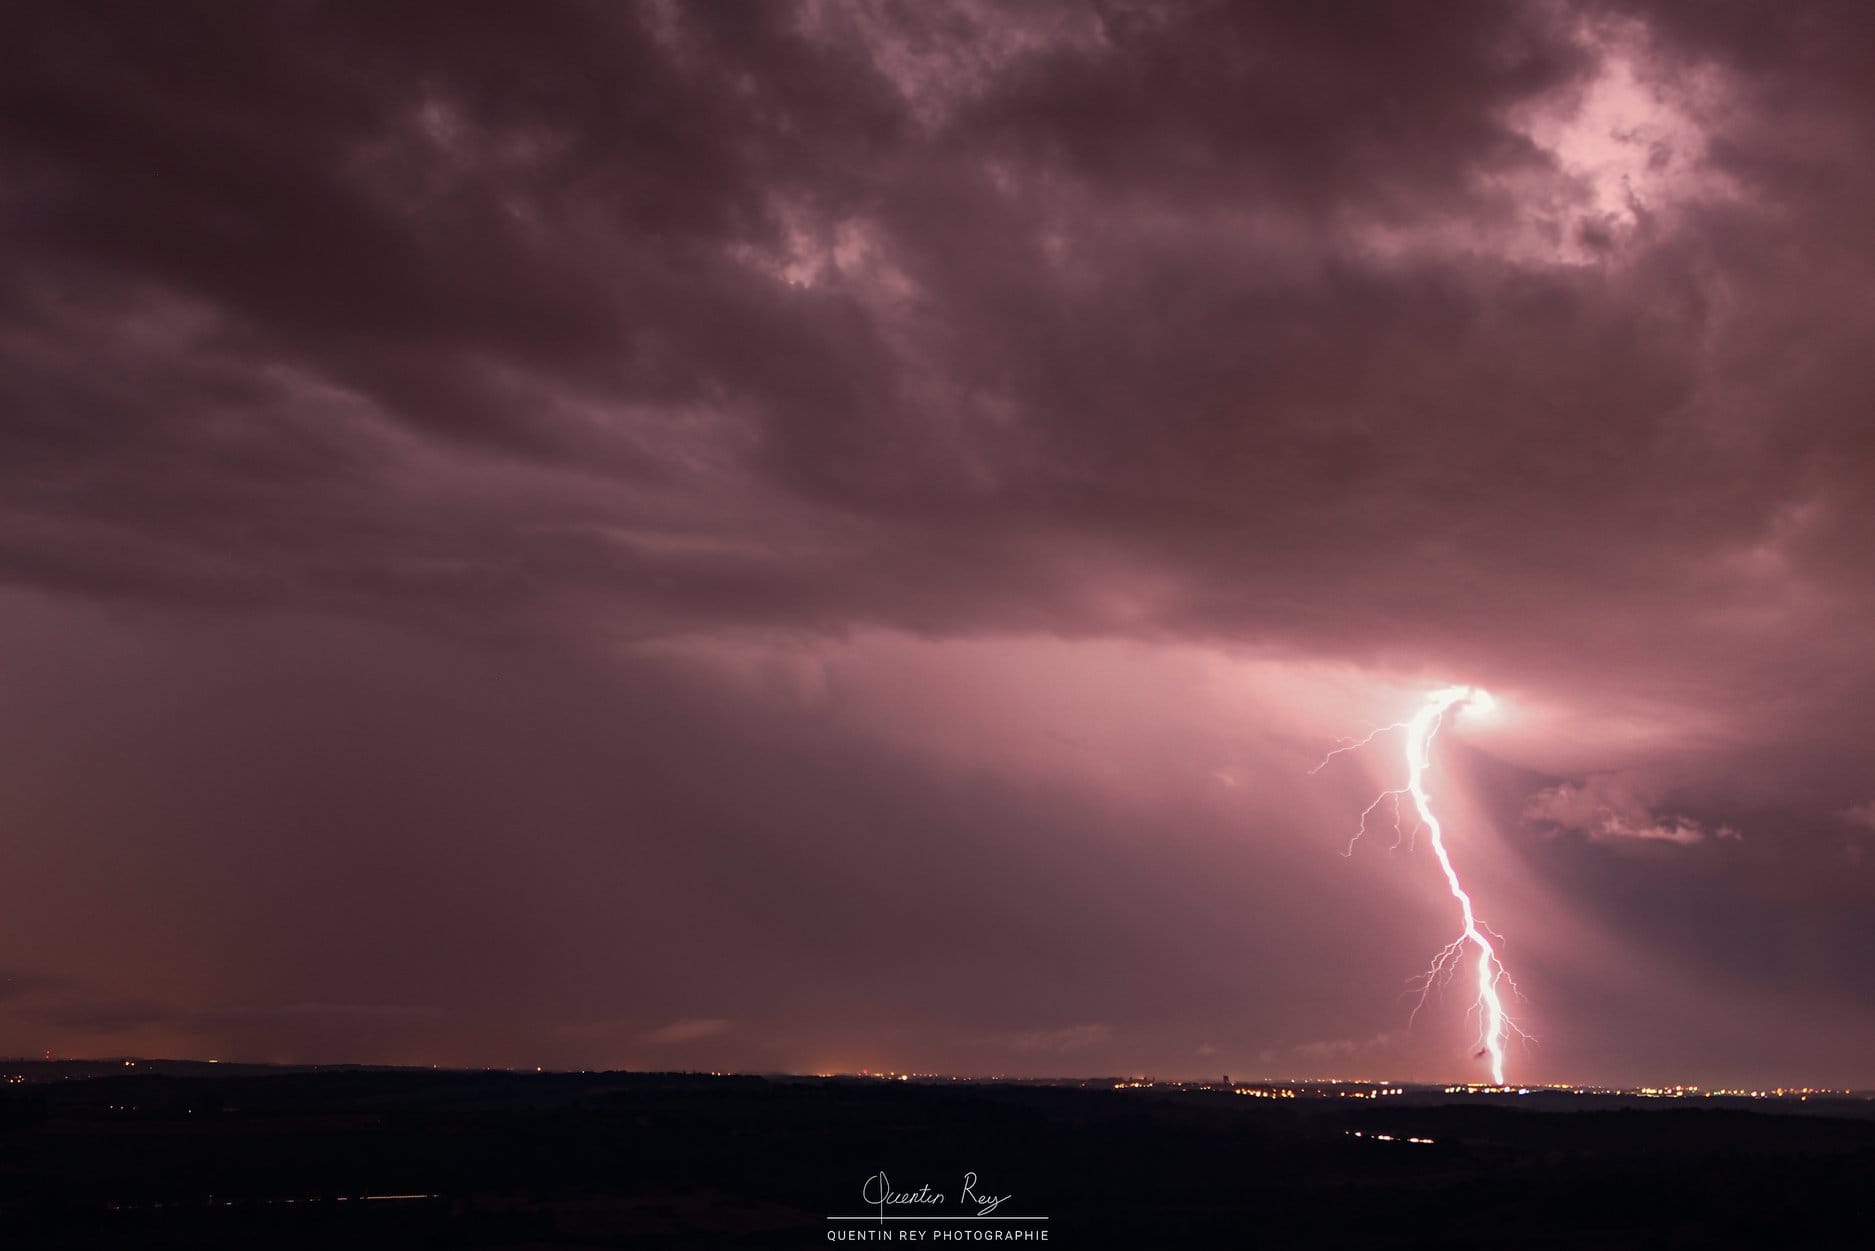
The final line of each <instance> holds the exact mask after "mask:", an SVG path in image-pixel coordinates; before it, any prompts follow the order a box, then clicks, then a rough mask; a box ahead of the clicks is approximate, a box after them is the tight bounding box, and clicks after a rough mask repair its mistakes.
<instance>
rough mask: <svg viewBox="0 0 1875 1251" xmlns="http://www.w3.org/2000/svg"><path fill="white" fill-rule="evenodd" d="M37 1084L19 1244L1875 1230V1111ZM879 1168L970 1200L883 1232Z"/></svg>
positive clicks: (1338, 1241)
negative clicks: (970, 1177) (969, 1177)
mask: <svg viewBox="0 0 1875 1251" xmlns="http://www.w3.org/2000/svg"><path fill="white" fill-rule="evenodd" d="M29 1067H30V1068H31V1069H33V1070H34V1071H33V1072H32V1073H30V1074H27V1075H24V1080H15V1081H13V1082H11V1083H10V1084H8V1085H7V1086H6V1087H5V1088H4V1093H0V1124H3V1125H4V1127H3V1128H0V1224H3V1232H0V1244H3V1245H5V1246H9V1247H15V1246H17V1247H35V1248H37V1247H98V1248H106V1247H108V1248H126V1247H175V1248H185V1247H186V1248H220V1247H230V1248H232V1247H242V1248H256V1247H265V1248H297V1247H345V1248H352V1247H506V1248H518V1247H542V1248H546V1247H552V1248H580V1247H624V1246H630V1247H650V1248H656V1247H813V1246H851V1245H857V1244H862V1243H876V1242H879V1241H881V1240H888V1241H892V1242H895V1243H897V1242H923V1243H926V1244H931V1243H937V1244H939V1245H975V1246H1011V1245H1043V1246H1050V1247H1062V1248H1074V1247H1183V1246H1194V1247H1195V1246H1231V1247H1310V1248H1315V1247H1375V1248H1379V1247H1385V1248H1411V1247H1440V1248H1448V1247H1479V1248H1484V1247H1491V1248H1505V1247H1518V1248H1542V1247H1600V1248H1619V1247H1648V1248H1668V1247H1689V1248H1690V1247H1712V1246H1759V1247H1834V1246H1850V1245H1854V1244H1856V1243H1857V1242H1858V1241H1859V1240H1860V1238H1861V1237H1862V1236H1863V1235H1865V1234H1866V1231H1867V1230H1868V1228H1869V1224H1868V1221H1869V1218H1870V1217H1871V1215H1872V1214H1875V1213H1872V1208H1875V1203H1872V1201H1871V1194H1872V1193H1875V1117H1872V1115H1871V1113H1872V1112H1875V1109H1872V1108H1871V1105H1870V1104H1869V1103H1868V1102H1867V1101H1865V1100H1860V1099H1838V1100H1826V1099H1816V1098H1812V1099H1811V1100H1809V1101H1806V1102H1800V1101H1798V1100H1796V1099H1766V1100H1743V1099H1733V1100H1720V1099H1703V1098H1702V1099H1661V1100H1642V1099H1629V1098H1621V1097H1605V1096H1582V1095H1568V1094H1560V1093H1532V1094H1529V1095H1525V1096H1522V1097H1517V1096H1480V1095H1466V1094H1460V1095H1448V1094H1444V1093H1441V1092H1436V1091H1424V1092H1420V1091H1412V1090H1408V1091H1406V1092H1405V1093H1403V1094H1401V1095H1398V1096H1391V1095H1389V1096H1384V1097H1381V1098H1354V1097H1348V1095H1349V1093H1350V1092H1351V1091H1354V1090H1361V1089H1364V1088H1359V1087H1354V1088H1349V1090H1348V1091H1344V1092H1342V1093H1340V1094H1339V1095H1336V1094H1310V1093H1308V1092H1306V1091H1305V1092H1303V1093H1301V1094H1300V1095H1299V1096H1298V1097H1293V1098H1283V1097H1278V1098H1248V1097H1244V1096H1243V1095H1242V1094H1241V1093H1233V1092H1231V1091H1228V1090H1224V1089H1181V1088H1175V1087H1165V1086H1159V1087H1154V1088H1146V1089H1114V1088H1113V1083H1112V1082H1099V1083H1086V1084H1055V1085H1040V1084H1037V1085H1028V1084H1023V1085H1018V1084H1009V1083H966V1082H933V1083H927V1082H919V1081H881V1080H877V1079H864V1078H836V1079H812V1078H809V1079H793V1078H768V1079H764V1078H752V1077H710V1076H691V1075H668V1074H666V1075H645V1074H621V1073H602V1074H531V1073H530V1074H523V1073H507V1072H494V1073H452V1072H431V1071H423V1070H417V1071H412V1070H325V1071H307V1070H253V1069H235V1068H231V1067H228V1066H223V1067H220V1068H210V1067H208V1066H181V1065H170V1066H154V1071H152V1067H153V1066H150V1065H139V1066H136V1067H135V1068H129V1067H125V1068H122V1069H121V1070H120V1071H118V1072H115V1073H111V1074H110V1075H97V1074H98V1072H99V1066H90V1067H83V1066H65V1067H63V1068H59V1067H58V1066H45V1065H37V1066H29ZM1415 1140H1418V1141H1415ZM881 1172H883V1173H884V1174H886V1177H887V1182H888V1184H889V1186H890V1188H891V1190H892V1191H893V1192H895V1193H897V1194H899V1195H906V1194H916V1193H917V1192H918V1191H919V1190H920V1188H921V1187H925V1186H929V1187H930V1191H929V1194H930V1195H932V1196H939V1195H941V1196H942V1198H941V1199H937V1198H932V1199H931V1200H930V1201H929V1202H925V1203H904V1204H894V1205H891V1206H889V1207H888V1208H887V1209H886V1211H887V1214H891V1215H901V1214H909V1215H915V1216H916V1217H917V1218H918V1219H912V1220H897V1221H886V1222H880V1221H879V1220H877V1219H876V1217H877V1216H878V1215H879V1214H880V1209H879V1208H877V1207H874V1206H868V1204H867V1198H868V1197H874V1196H876V1195H877V1187H878V1181H877V1179H878V1175H879V1174H880V1173H881ZM966 1174H974V1175H975V1178H976V1180H975V1182H974V1184H973V1185H972V1186H971V1188H970V1191H969V1193H970V1195H971V1196H972V1197H973V1199H974V1202H965V1201H964V1194H963V1193H962V1192H963V1190H964V1183H965V1180H966ZM869 1181H870V1182H871V1189H870V1190H868V1189H867V1187H868V1183H869ZM999 1196H1007V1197H1006V1198H1004V1199H1003V1200H1002V1202H1001V1203H1000V1204H996V1205H994V1206H992V1207H991V1208H990V1212H989V1215H991V1216H996V1217H1001V1218H1004V1219H997V1220H985V1219H958V1218H959V1217H970V1216H975V1215H976V1214H977V1213H978V1212H979V1211H980V1210H981V1208H982V1207H983V1206H984V1205H986V1204H989V1203H990V1202H991V1201H992V1200H994V1199H995V1198H997V1197H999ZM864 1216H872V1217H874V1218H875V1219H872V1220H851V1219H848V1220H831V1219H829V1218H831V1217H848V1218H851V1217H864ZM933 1217H938V1218H942V1219H932V1218H933ZM1009 1217H1024V1218H1030V1219H1023V1220H1012V1219H1007V1218H1009ZM1036 1217H1046V1218H1047V1219H1046V1220H1036V1219H1033V1218H1036ZM1044 1235H1045V1236H1044Z"/></svg>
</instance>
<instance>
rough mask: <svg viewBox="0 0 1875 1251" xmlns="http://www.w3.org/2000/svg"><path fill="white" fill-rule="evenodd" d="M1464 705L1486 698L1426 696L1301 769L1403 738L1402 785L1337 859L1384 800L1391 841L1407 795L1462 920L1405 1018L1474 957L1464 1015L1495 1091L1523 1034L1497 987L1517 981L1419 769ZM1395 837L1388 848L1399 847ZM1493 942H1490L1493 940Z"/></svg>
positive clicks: (1455, 690) (1486, 704)
mask: <svg viewBox="0 0 1875 1251" xmlns="http://www.w3.org/2000/svg"><path fill="white" fill-rule="evenodd" d="M1463 706H1470V707H1472V708H1475V709H1477V710H1478V711H1480V712H1482V711H1486V710H1488V709H1489V708H1490V707H1491V706H1492V700H1491V696H1490V695H1489V694H1488V693H1487V692H1485V691H1483V690H1481V689H1479V688H1477V687H1472V686H1448V687H1445V688H1443V689H1441V690H1437V691H1433V692H1432V693H1431V694H1429V695H1427V696H1426V699H1425V702H1424V703H1423V704H1422V705H1421V706H1420V708H1419V711H1418V712H1416V713H1414V714H1413V717H1412V718H1411V719H1410V720H1407V721H1398V722H1395V723H1394V724H1392V725H1386V726H1381V727H1380V728H1379V729H1377V730H1374V731H1373V732H1371V733H1370V734H1368V735H1367V736H1366V737H1365V738H1360V739H1352V740H1349V741H1348V742H1345V743H1343V744H1342V745H1341V746H1339V747H1337V748H1335V749H1334V750H1333V751H1331V752H1329V753H1328V754H1327V755H1326V756H1323V757H1322V759H1321V761H1320V763H1318V764H1317V765H1316V766H1315V767H1314V768H1313V769H1310V770H1309V773H1310V774H1311V775H1314V774H1316V773H1319V772H1321V770H1322V769H1323V768H1324V767H1325V766H1326V765H1327V764H1328V762H1329V761H1331V760H1333V759H1334V758H1335V757H1336V756H1339V755H1341V754H1342V753H1344V752H1350V751H1356V750H1358V749H1360V748H1362V747H1365V746H1367V745H1368V744H1369V743H1372V742H1373V741H1374V740H1375V739H1376V738H1379V737H1380V736H1381V735H1382V734H1387V733H1391V732H1392V731H1394V730H1401V731H1404V732H1405V734H1406V785H1404V786H1399V787H1395V788H1393V789H1392V790H1386V791H1382V792H1381V793H1380V794H1379V795H1378V796H1377V797H1376V798H1375V799H1374V802H1373V803H1371V804H1369V805H1367V807H1366V808H1365V809H1363V810H1362V812H1361V819H1360V824H1359V825H1358V826H1357V827H1356V829H1355V832H1354V837H1353V838H1351V839H1349V840H1348V847H1347V850H1346V851H1345V852H1343V853H1342V854H1343V855H1352V854H1354V844H1355V843H1358V842H1359V841H1360V840H1361V837H1362V836H1363V835H1365V834H1366V833H1367V821H1368V818H1369V817H1371V816H1372V815H1373V814H1374V811H1375V810H1376V809H1377V808H1379V807H1380V806H1381V805H1382V804H1384V803H1386V802H1388V801H1389V800H1391V801H1392V803H1393V828H1394V833H1395V835H1396V836H1399V835H1401V830H1400V800H1401V799H1402V798H1404V797H1410V798H1411V799H1412V802H1413V813H1414V816H1415V817H1417V819H1418V824H1417V825H1416V826H1415V827H1414V831H1413V832H1414V834H1417V833H1418V831H1419V830H1425V831H1426V833H1427V841H1428V842H1430V843H1431V844H1432V852H1433V855H1434V856H1436V857H1437V858H1438V861H1439V868H1440V870H1441V871H1442V872H1443V873H1444V874H1445V884H1446V886H1447V887H1448V888H1449V889H1450V890H1451V892H1452V898H1453V899H1455V900H1456V901H1457V902H1458V910H1459V918H1460V920H1461V921H1462V922H1463V928H1462V929H1460V931H1459V935H1458V937H1457V938H1455V939H1453V940H1452V941H1451V942H1449V943H1447V944H1446V945H1445V946H1444V947H1443V948H1441V949H1440V951H1439V953H1438V954H1437V955H1435V956H1434V957H1433V958H1432V965H1431V967H1430V968H1428V969H1427V970H1426V972H1425V975H1424V976H1423V977H1422V978H1420V979H1419V1003H1418V1004H1416V1005H1415V1006H1414V1008H1413V1016H1414V1017H1415V1018H1416V1017H1417V1016H1418V1015H1419V1009H1420V1008H1422V1007H1424V1006H1425V1002H1426V996H1427V995H1429V994H1431V993H1432V988H1433V986H1434V985H1435V984H1443V983H1444V982H1446V981H1448V980H1449V979H1450V978H1451V977H1452V975H1453V974H1454V973H1455V972H1457V971H1458V970H1459V968H1460V967H1461V966H1462V965H1463V963H1464V959H1465V954H1466V950H1467V948H1470V949H1473V950H1475V951H1476V952H1477V960H1476V962H1475V964H1474V968H1475V970H1476V974H1477V997H1476V998H1475V999H1474V1000H1473V1001H1472V1006H1471V1010H1470V1011H1471V1013H1473V1014H1476V1016H1477V1017H1478V1054H1479V1055H1480V1056H1484V1057H1489V1059H1490V1062H1491V1081H1492V1082H1493V1083H1494V1084H1496V1085H1499V1086H1502V1085H1503V1084H1504V1050H1505V1045H1506V1043H1508V1041H1509V1039H1510V1036H1511V1035H1512V1034H1516V1035H1517V1036H1518V1037H1520V1038H1525V1037H1528V1035H1526V1034H1525V1033H1524V1032H1523V1031H1522V1030H1521V1029H1519V1028H1518V1027H1517V1023H1516V1022H1515V1021H1513V1020H1511V1018H1510V1015H1509V1014H1508V1013H1506V1012H1505V1011H1504V1001H1503V997H1502V995H1501V994H1500V993H1499V991H1500V988H1505V987H1507V988H1508V989H1509V990H1510V991H1511V993H1513V994H1515V993H1516V990H1517V984H1516V983H1515V982H1514V981H1512V980H1511V978H1510V975H1509V974H1508V973H1506V972H1505V971H1504V964H1503V961H1502V960H1500V959H1499V958H1498V954H1497V948H1498V945H1499V944H1501V943H1502V942H1503V938H1502V937H1501V936H1500V935H1498V934H1496V933H1495V932H1493V931H1492V930H1491V928H1490V927H1489V926H1487V925H1484V924H1482V923H1480V922H1479V920H1478V917H1477V914H1476V912H1475V911H1474V910H1473V908H1472V903H1471V895H1470V894H1469V893H1468V892H1467V891H1466V890H1465V887H1464V884H1463V883H1462V882H1460V881H1459V878H1458V870H1457V869H1455V868H1453V866H1452V857H1451V854H1450V853H1449V852H1448V851H1447V850H1446V846H1445V830H1444V828H1443V827H1442V826H1441V825H1440V824H1439V818H1438V816H1437V815H1436V814H1435V813H1434V812H1433V810H1432V801H1431V799H1430V798H1429V797H1428V795H1427V793H1426V772H1427V770H1428V769H1430V768H1431V767H1432V742H1433V739H1434V738H1435V737H1436V736H1437V735H1438V733H1439V727H1440V726H1441V725H1442V724H1443V723H1444V721H1445V716H1446V714H1447V713H1448V712H1450V711H1452V710H1453V709H1454V708H1458V707H1463ZM1399 843H1400V838H1399V837H1396V838H1395V841H1394V846H1396V847H1397V846H1399ZM1493 940H1495V942H1494V941H1493Z"/></svg>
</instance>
